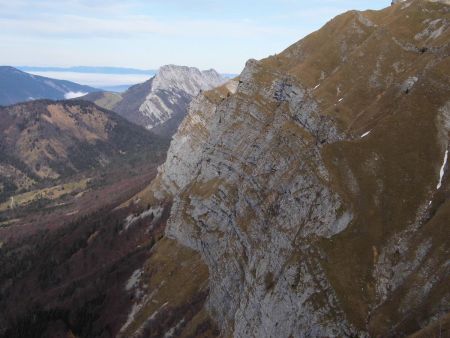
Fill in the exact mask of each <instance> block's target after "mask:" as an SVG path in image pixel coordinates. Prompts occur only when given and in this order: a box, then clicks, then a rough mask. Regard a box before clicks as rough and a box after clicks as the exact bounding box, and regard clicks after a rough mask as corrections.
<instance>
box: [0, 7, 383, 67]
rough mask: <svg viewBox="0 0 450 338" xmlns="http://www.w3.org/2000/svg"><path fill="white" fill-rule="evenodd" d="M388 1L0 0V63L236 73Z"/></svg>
mask: <svg viewBox="0 0 450 338" xmlns="http://www.w3.org/2000/svg"><path fill="white" fill-rule="evenodd" d="M389 4H390V1H389V0H322V1H314V0H313V1H311V0H310V1H303V0H247V1H245V0H240V1H238V0H228V1H220V0H127V1H124V0H120V1H117V0H0V46H1V53H0V65H12V66H58V67H68V66H80V65H81V66H117V67H132V68H140V69H157V68H159V67H160V66H161V65H164V64H179V65H188V66H195V67H198V68H200V69H209V68H215V69H217V70H218V71H220V72H222V73H239V72H240V71H241V70H242V68H243V66H244V64H245V61H246V60H248V59H250V58H255V59H261V58H263V57H266V56H269V55H272V54H274V53H278V52H281V51H282V50H284V49H285V48H287V47H288V46H289V45H291V44H292V43H294V42H296V41H298V40H299V39H301V38H302V37H304V36H305V35H307V34H308V33H310V32H313V31H314V30H317V29H318V28H320V27H321V26H322V25H323V24H325V23H326V22H327V21H328V20H330V19H331V18H333V17H334V16H335V15H337V14H339V13H342V12H344V11H346V10H350V9H379V8H383V7H386V6H388V5H389Z"/></svg>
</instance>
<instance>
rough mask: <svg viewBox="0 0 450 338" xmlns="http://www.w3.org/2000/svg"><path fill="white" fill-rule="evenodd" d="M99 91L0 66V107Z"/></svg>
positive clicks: (66, 97)
mask: <svg viewBox="0 0 450 338" xmlns="http://www.w3.org/2000/svg"><path fill="white" fill-rule="evenodd" d="M95 91H99V89H95V88H92V87H89V86H84V85H80V84H77V83H74V82H70V81H65V80H55V79H51V78H47V77H43V76H38V75H32V74H28V73H25V72H22V71H20V70H18V69H16V68H14V67H10V66H0V105H2V106H7V105H11V104H16V103H20V102H25V101H30V100H36V99H53V100H61V99H68V98H72V97H75V96H82V95H84V94H86V93H90V92H95Z"/></svg>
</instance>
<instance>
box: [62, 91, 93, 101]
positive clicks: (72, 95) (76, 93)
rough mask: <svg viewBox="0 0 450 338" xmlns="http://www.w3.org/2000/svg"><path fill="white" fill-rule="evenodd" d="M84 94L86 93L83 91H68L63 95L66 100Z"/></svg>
mask: <svg viewBox="0 0 450 338" xmlns="http://www.w3.org/2000/svg"><path fill="white" fill-rule="evenodd" d="M86 94H87V93H83V92H68V93H66V94H65V95H64V98H66V99H67V100H70V99H76V98H77V97H81V96H84V95H86Z"/></svg>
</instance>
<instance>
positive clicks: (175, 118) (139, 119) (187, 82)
mask: <svg viewBox="0 0 450 338" xmlns="http://www.w3.org/2000/svg"><path fill="white" fill-rule="evenodd" d="M224 82H225V79H224V78H222V77H221V76H220V75H219V74H218V73H217V72H216V71H214V70H212V69H211V70H208V71H203V72H201V71H199V70H198V69H197V68H189V67H182V66H174V65H168V66H164V67H161V68H160V69H159V71H158V74H157V75H155V76H154V77H153V78H151V79H150V80H148V81H147V82H145V83H142V84H138V85H135V86H133V87H131V88H129V89H128V90H127V91H126V92H125V93H122V94H117V93H109V92H104V93H94V94H89V95H86V96H85V97H84V98H83V99H86V100H88V101H92V102H94V103H95V104H97V105H99V106H101V107H104V108H107V109H110V110H114V111H115V112H117V113H118V114H119V115H121V116H123V117H125V118H126V119H128V120H130V121H132V122H134V123H136V124H139V125H142V126H144V127H146V128H147V129H150V130H152V131H153V132H156V133H158V134H160V135H163V136H169V137H170V136H172V134H173V133H175V131H176V129H177V127H178V125H179V124H180V123H181V121H182V119H183V118H184V116H185V115H186V113H187V107H188V105H189V103H190V101H191V100H192V98H193V97H194V96H196V95H197V94H198V93H199V92H200V91H202V90H209V89H212V88H214V87H217V86H219V85H221V84H223V83H224Z"/></svg>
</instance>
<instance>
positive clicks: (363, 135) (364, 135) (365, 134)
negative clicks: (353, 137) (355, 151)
mask: <svg viewBox="0 0 450 338" xmlns="http://www.w3.org/2000/svg"><path fill="white" fill-rule="evenodd" d="M371 132H372V130H369V131H368V132H367V133H364V134H362V135H361V138H364V137H366V136H367V135H369V134H370V133H371Z"/></svg>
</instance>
